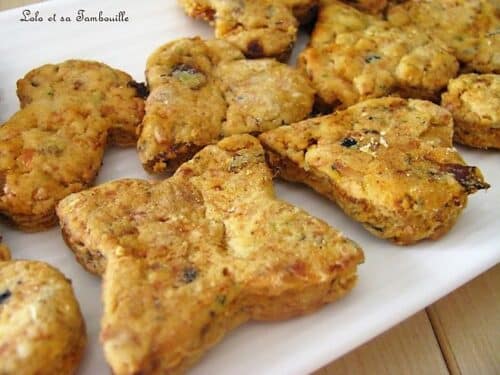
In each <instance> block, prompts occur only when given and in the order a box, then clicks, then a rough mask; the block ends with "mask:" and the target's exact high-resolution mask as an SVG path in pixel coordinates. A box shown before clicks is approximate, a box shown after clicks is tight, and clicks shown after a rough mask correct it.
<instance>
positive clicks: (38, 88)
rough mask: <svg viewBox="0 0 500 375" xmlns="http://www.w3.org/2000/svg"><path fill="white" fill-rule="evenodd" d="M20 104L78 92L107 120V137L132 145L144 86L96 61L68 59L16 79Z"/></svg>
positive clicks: (140, 118) (142, 104) (141, 108)
mask: <svg viewBox="0 0 500 375" xmlns="http://www.w3.org/2000/svg"><path fill="white" fill-rule="evenodd" d="M17 95H18V97H19V100H20V102H21V107H25V106H26V105H28V104H30V103H32V102H34V101H37V100H40V99H42V100H46V99H58V98H64V97H68V96H77V97H79V98H81V100H83V101H86V102H87V101H88V102H91V103H93V104H94V105H96V107H97V108H98V110H99V111H100V113H101V116H102V117H103V119H104V120H105V121H106V122H108V124H109V128H110V130H109V133H110V134H109V141H110V143H113V144H116V145H118V146H132V145H135V143H136V140H137V134H136V132H137V126H138V125H139V124H140V122H141V120H142V117H143V116H144V100H143V98H144V97H145V96H146V92H145V87H143V86H141V84H139V83H137V82H135V81H134V80H133V79H132V77H131V76H129V75H128V74H127V73H124V72H122V71H120V70H117V69H113V68H111V67H109V66H107V65H105V64H102V63H99V62H96V61H84V60H67V61H65V62H63V63H60V64H47V65H43V66H41V67H39V68H36V69H34V70H32V71H30V72H29V73H28V74H26V76H24V78H22V79H20V80H18V81H17Z"/></svg>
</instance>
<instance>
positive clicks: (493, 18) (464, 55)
mask: <svg viewBox="0 0 500 375" xmlns="http://www.w3.org/2000/svg"><path fill="white" fill-rule="evenodd" d="M387 19H388V20H389V22H391V23H392V24H393V25H397V26H406V25H413V26H416V27H417V28H419V29H420V30H422V31H424V32H428V33H432V35H433V36H435V37H438V38H439V39H441V40H442V41H443V42H444V43H445V44H446V45H447V46H448V47H449V48H450V49H451V50H452V52H453V53H454V54H455V55H456V57H457V58H458V60H459V61H460V63H461V64H462V65H463V68H464V70H466V71H477V72H481V73H491V72H494V73H500V3H499V2H498V0H408V1H405V2H403V3H402V4H393V5H391V6H390V7H389V8H388V11H387Z"/></svg>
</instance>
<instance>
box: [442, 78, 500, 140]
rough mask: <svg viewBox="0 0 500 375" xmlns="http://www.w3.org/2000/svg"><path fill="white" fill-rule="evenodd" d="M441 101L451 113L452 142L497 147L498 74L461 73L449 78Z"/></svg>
mask: <svg viewBox="0 0 500 375" xmlns="http://www.w3.org/2000/svg"><path fill="white" fill-rule="evenodd" d="M441 105H442V106H443V107H445V108H446V109H448V110H449V111H450V112H451V114H452V115H453V120H454V122H455V127H454V132H453V138H454V140H455V141H456V142H459V143H461V144H464V145H467V146H471V147H478V148H496V149H500V76H499V75H497V74H464V75H461V76H459V77H458V78H456V79H453V80H451V81H450V82H449V84H448V90H447V91H446V92H445V93H443V95H442V101H441Z"/></svg>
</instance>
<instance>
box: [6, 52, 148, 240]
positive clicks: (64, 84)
mask: <svg viewBox="0 0 500 375" xmlns="http://www.w3.org/2000/svg"><path fill="white" fill-rule="evenodd" d="M17 86H18V90H17V92H18V95H19V98H20V100H21V106H22V109H21V110H20V111H19V112H17V113H16V114H14V115H13V116H12V117H11V118H10V119H9V120H8V121H7V122H6V123H5V124H4V125H3V126H1V127H0V214H3V215H5V216H7V217H8V218H10V219H11V220H12V221H13V222H14V223H15V224H16V225H17V226H19V227H20V228H21V229H23V230H28V231H36V230H42V229H46V228H48V227H50V226H52V225H54V224H55V222H56V216H55V206H56V204H57V203H58V202H59V200H60V199H62V198H64V197H65V196H66V195H68V194H70V193H74V192H76V191H79V190H82V189H84V188H86V187H88V186H89V185H90V184H91V183H92V181H93V180H94V178H95V176H96V175H97V172H98V171H99V168H100V166H101V163H102V157H103V153H104V148H105V146H106V143H115V144H119V145H128V144H131V143H134V142H135V139H136V135H134V132H135V131H136V127H137V124H138V123H139V122H140V121H141V120H142V116H143V112H144V100H143V99H142V98H140V97H138V95H139V93H138V87H139V88H140V86H138V85H137V84H136V83H134V82H133V81H132V79H131V78H130V76H128V75H127V74H125V73H123V72H121V71H118V70H115V69H112V68H110V67H108V66H107V65H104V64H102V63H97V62H92V61H78V60H69V61H66V62H64V63H61V64H57V65H44V66H42V67H40V68H38V69H34V70H33V71H31V72H30V73H28V74H27V75H26V76H25V78H23V79H21V80H19V81H18V83H17Z"/></svg>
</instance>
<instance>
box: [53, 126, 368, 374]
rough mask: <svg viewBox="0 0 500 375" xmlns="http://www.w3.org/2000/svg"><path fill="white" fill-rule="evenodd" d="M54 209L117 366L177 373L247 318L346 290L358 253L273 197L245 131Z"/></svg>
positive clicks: (309, 305)
mask: <svg viewBox="0 0 500 375" xmlns="http://www.w3.org/2000/svg"><path fill="white" fill-rule="evenodd" d="M58 215H59V218H60V223H61V227H62V230H63V233H64V236H65V238H66V240H67V242H68V244H69V246H70V247H71V248H72V249H73V251H74V252H75V254H76V256H77V258H78V260H79V261H80V262H81V263H82V265H83V266H84V267H85V268H87V269H88V270H89V271H91V272H94V273H97V274H104V284H103V285H104V290H103V300H104V317H103V320H102V331H101V340H102V342H103V344H104V351H105V355H106V358H107V361H108V363H109V364H110V366H111V369H112V371H113V373H114V374H116V375H123V374H138V373H142V374H166V373H168V374H175V373H179V372H182V371H183V370H185V369H186V368H187V367H188V366H190V365H192V364H193V363H194V362H195V361H196V360H198V359H199V358H200V357H201V356H202V355H203V353H205V352H206V351H207V350H208V349H209V348H210V347H212V346H213V345H215V344H216V343H217V342H218V341H220V340H221V339H222V337H223V336H224V334H225V333H226V332H227V331H228V330H230V329H232V328H235V327H236V326H238V325H240V324H242V323H244V322H245V321H248V320H249V319H257V320H275V319H286V318H290V317H293V316H297V315H301V314H305V313H309V312H312V311H314V310H316V309H317V308H319V307H321V306H322V305H324V304H325V303H329V302H331V301H333V300H335V299H337V298H339V297H340V296H342V295H344V294H345V293H346V292H348V291H349V290H350V289H351V288H352V287H353V285H354V282H355V280H356V269H357V265H358V264H359V263H361V262H362V261H363V253H362V251H361V250H360V248H359V247H358V246H357V245H356V244H354V243H353V242H352V241H350V240H348V239H347V238H345V237H344V236H343V235H342V234H340V233H339V232H337V231H336V230H334V229H332V228H331V227H329V226H328V225H327V224H326V223H324V222H323V221H321V220H318V219H316V218H314V217H312V216H310V215H309V214H307V213H306V212H304V211H302V210H301V209H298V208H297V207H294V206H292V205H290V204H288V203H285V202H283V201H280V200H279V199H277V198H276V197H275V194H274V191H273V185H272V176H271V173H270V170H269V169H268V168H267V166H266V164H265V161H264V151H263V149H262V147H261V146H260V144H259V142H258V141H257V140H256V139H255V138H253V137H251V136H249V135H237V136H232V137H229V138H226V139H224V140H222V141H221V142H220V143H218V144H217V145H211V146H207V147H206V148H204V149H203V150H202V151H201V152H199V153H198V154H197V155H196V156H195V157H194V158H193V159H192V160H191V161H189V162H187V163H185V164H184V165H182V166H181V167H180V168H179V169H178V171H177V172H176V174H175V175H174V176H173V177H171V178H170V179H167V180H164V181H162V182H147V181H141V180H121V181H115V182H111V183H107V184H104V185H101V186H99V187H96V188H93V189H91V190H87V191H84V192H81V193H77V194H73V195H71V196H69V197H67V198H66V199H64V200H63V201H62V202H61V203H60V204H59V206H58ZM186 322H189V324H187V323H186Z"/></svg>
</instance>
